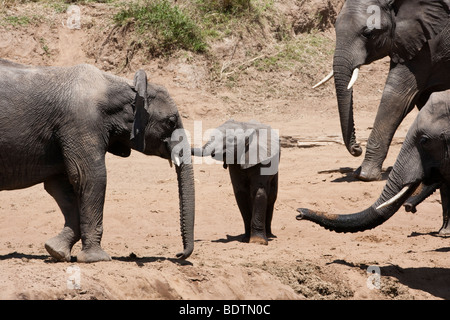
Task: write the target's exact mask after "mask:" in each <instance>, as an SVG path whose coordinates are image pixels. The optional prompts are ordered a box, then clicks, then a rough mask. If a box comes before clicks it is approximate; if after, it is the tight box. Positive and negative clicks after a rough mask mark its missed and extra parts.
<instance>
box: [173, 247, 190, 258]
mask: <svg viewBox="0 0 450 320" xmlns="http://www.w3.org/2000/svg"><path fill="white" fill-rule="evenodd" d="M193 251H194V248H193V247H192V248H186V249H184V251H183V252H179V253H177V254H176V257H177V259H180V260H186V259H187V258H189V256H190V255H191V254H192V252H193Z"/></svg>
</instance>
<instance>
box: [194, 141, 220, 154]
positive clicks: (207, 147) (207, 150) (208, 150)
mask: <svg viewBox="0 0 450 320" xmlns="http://www.w3.org/2000/svg"><path fill="white" fill-rule="evenodd" d="M215 150H216V146H215V145H214V144H213V143H212V141H211V140H209V141H208V142H206V143H205V144H204V145H203V147H201V148H191V155H193V156H197V157H209V156H214V155H215V154H214V152H215Z"/></svg>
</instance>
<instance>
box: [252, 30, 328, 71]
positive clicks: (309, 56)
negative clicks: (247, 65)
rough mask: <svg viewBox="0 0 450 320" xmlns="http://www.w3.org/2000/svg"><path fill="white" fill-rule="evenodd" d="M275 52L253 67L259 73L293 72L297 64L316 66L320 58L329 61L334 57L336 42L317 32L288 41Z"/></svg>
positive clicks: (259, 60) (258, 61) (282, 43)
mask: <svg viewBox="0 0 450 320" xmlns="http://www.w3.org/2000/svg"><path fill="white" fill-rule="evenodd" d="M275 50H276V53H275V54H273V55H269V56H264V57H262V58H261V59H257V60H255V62H254V63H253V65H254V66H255V67H256V68H257V69H258V70H259V71H277V70H292V69H293V68H295V65H297V64H298V65H310V64H314V63H317V62H318V61H316V59H318V58H319V59H322V60H323V59H327V60H328V59H330V58H331V57H332V55H333V51H334V42H333V41H331V40H329V39H327V38H325V37H323V36H321V35H320V34H318V33H317V32H311V33H305V34H301V35H299V36H297V37H296V38H293V39H286V40H284V41H282V42H281V43H280V45H278V46H277V48H276V49H275ZM323 57H326V58H323Z"/></svg>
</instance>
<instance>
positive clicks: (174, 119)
mask: <svg viewBox="0 0 450 320" xmlns="http://www.w3.org/2000/svg"><path fill="white" fill-rule="evenodd" d="M166 123H167V124H168V125H169V126H170V127H174V126H175V124H176V123H177V116H175V115H173V116H170V117H168V118H167V119H166Z"/></svg>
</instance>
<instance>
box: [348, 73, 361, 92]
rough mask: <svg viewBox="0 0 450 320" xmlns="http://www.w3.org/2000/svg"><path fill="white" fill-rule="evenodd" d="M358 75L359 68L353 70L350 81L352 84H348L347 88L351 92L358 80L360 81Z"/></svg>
mask: <svg viewBox="0 0 450 320" xmlns="http://www.w3.org/2000/svg"><path fill="white" fill-rule="evenodd" d="M358 75H359V68H355V70H353V74H352V78H351V79H350V82H349V83H348V87H347V89H348V90H350V89H351V88H352V87H353V85H354V84H355V82H356V80H358Z"/></svg>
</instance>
